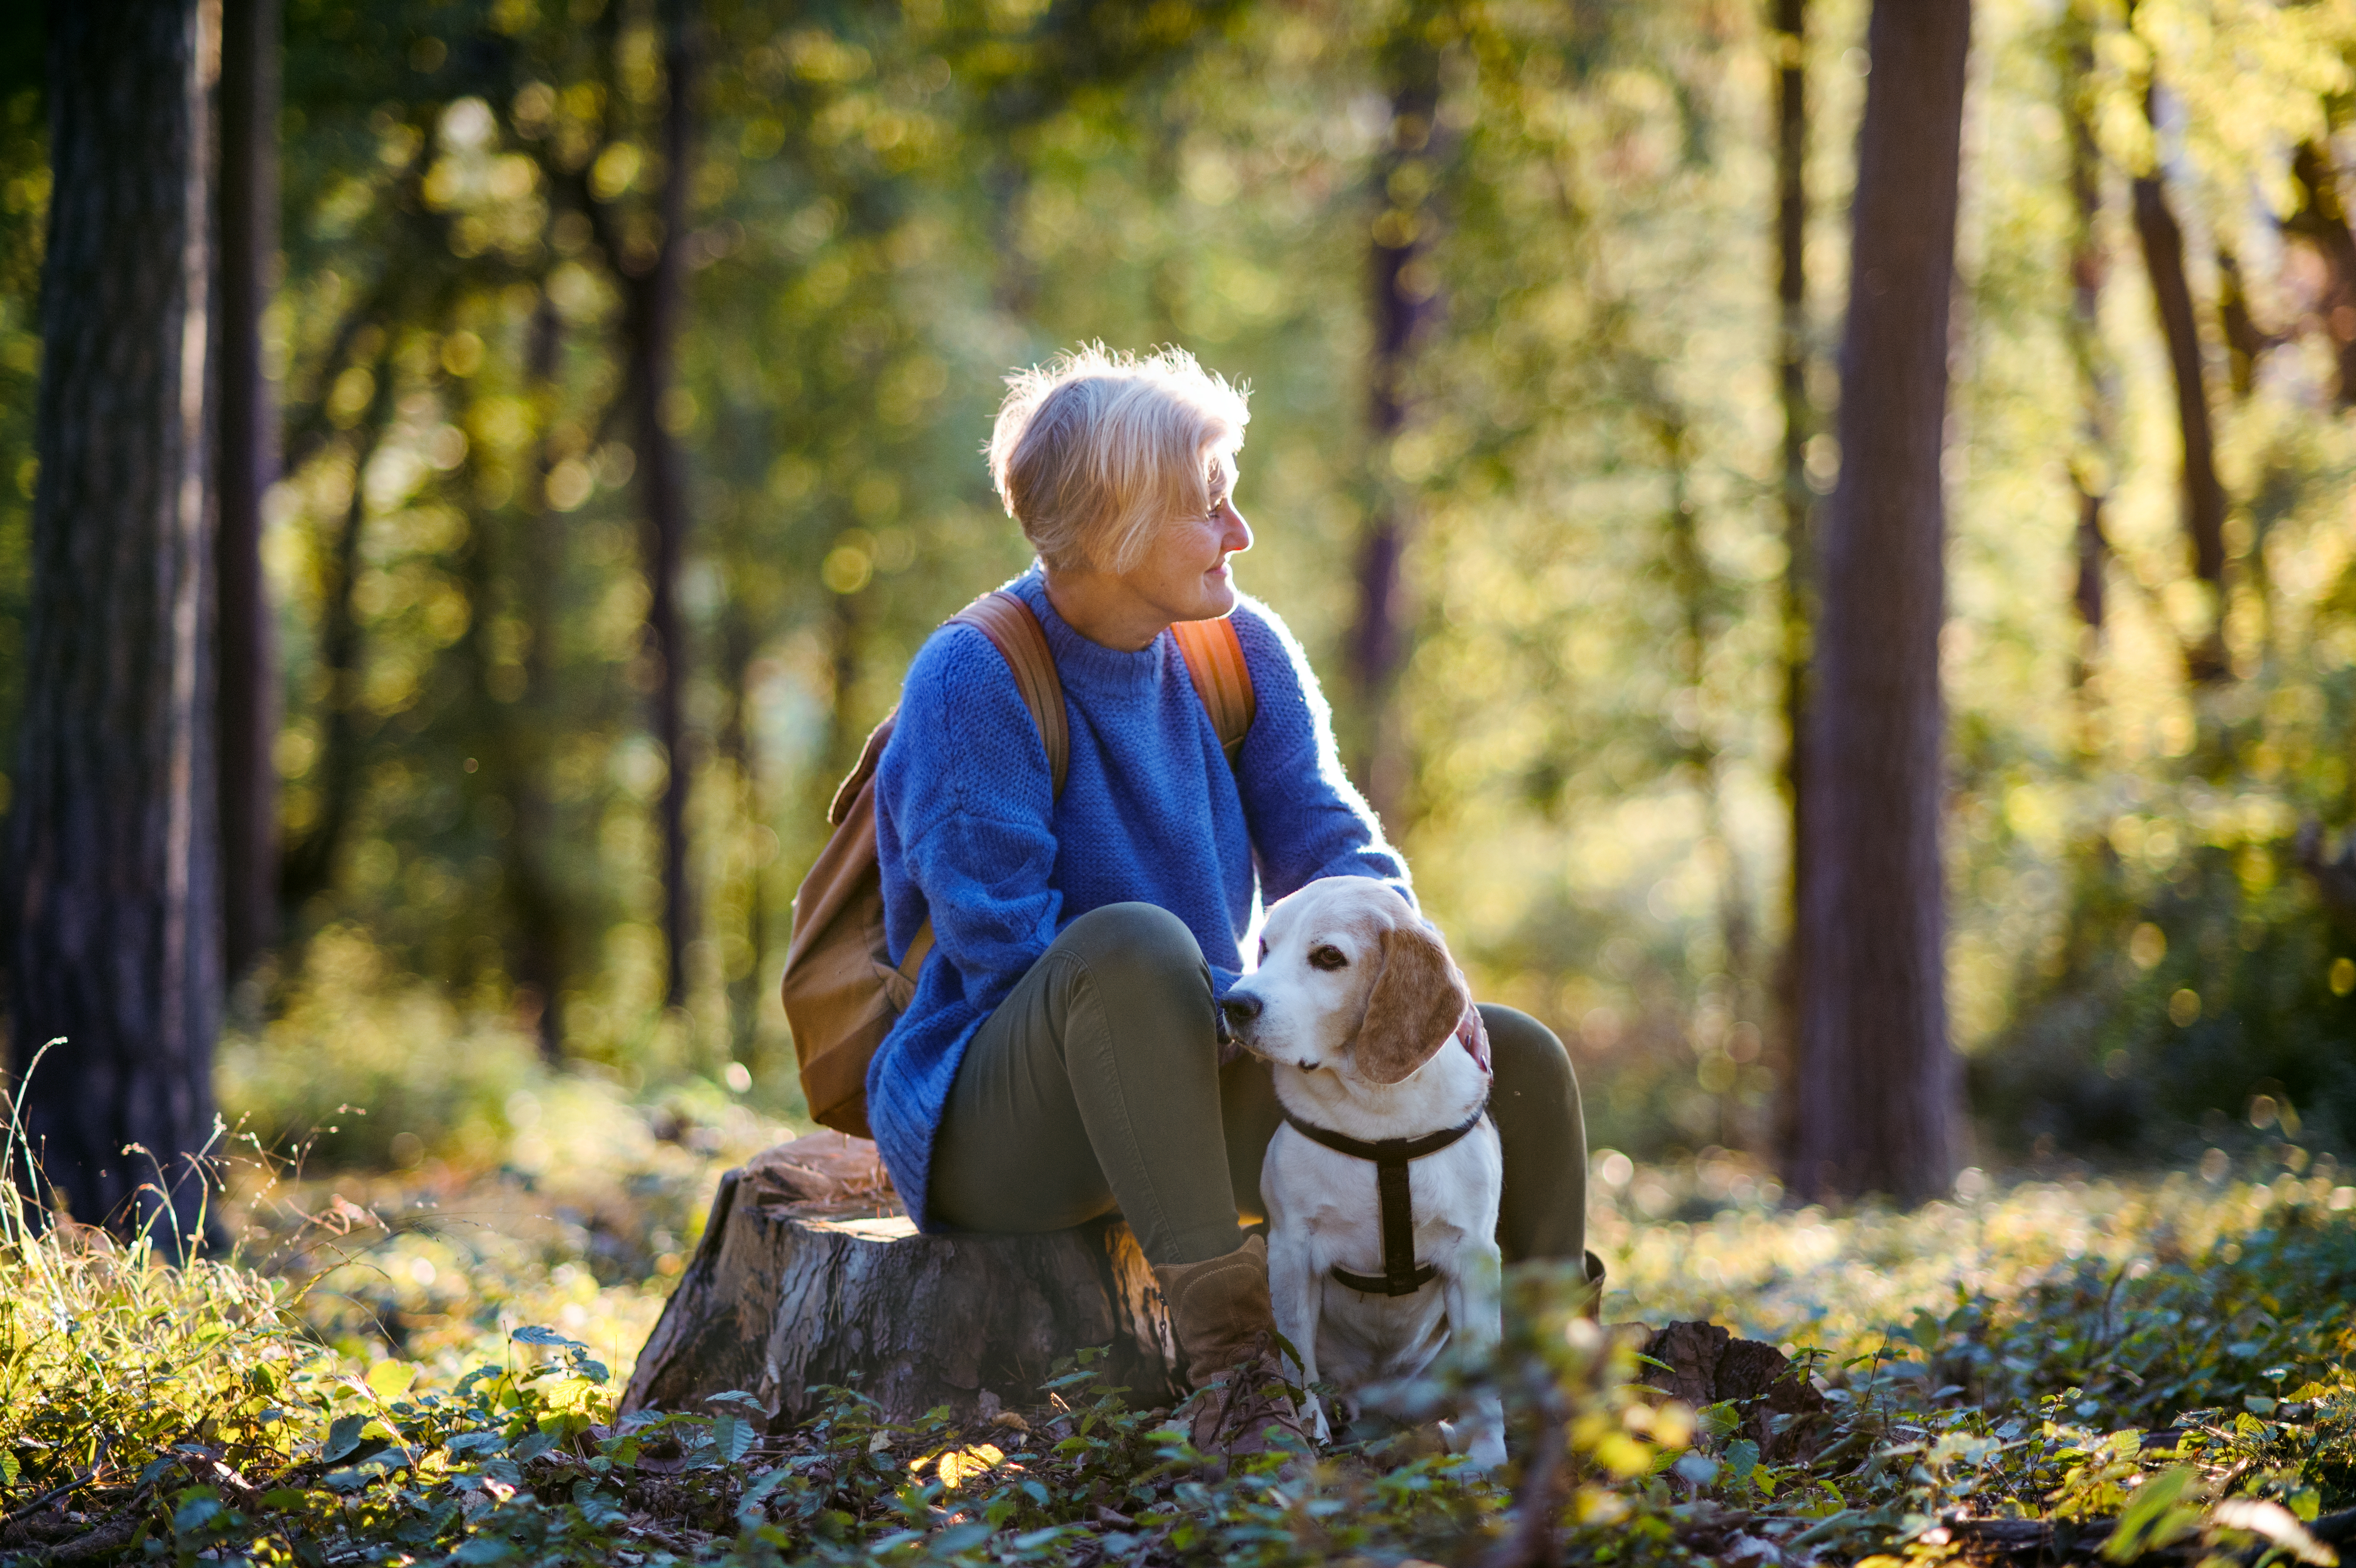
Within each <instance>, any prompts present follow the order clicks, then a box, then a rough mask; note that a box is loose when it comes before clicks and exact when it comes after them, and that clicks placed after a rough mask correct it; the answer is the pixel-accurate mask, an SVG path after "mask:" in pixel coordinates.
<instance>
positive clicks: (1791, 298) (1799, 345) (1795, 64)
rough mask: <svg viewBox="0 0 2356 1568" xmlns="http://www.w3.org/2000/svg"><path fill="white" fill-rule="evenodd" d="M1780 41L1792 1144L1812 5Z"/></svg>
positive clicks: (1782, 1085) (1777, 1045) (1802, 723)
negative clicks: (1809, 84)
mask: <svg viewBox="0 0 2356 1568" xmlns="http://www.w3.org/2000/svg"><path fill="white" fill-rule="evenodd" d="M1772 37H1773V39H1774V48H1775V49H1776V51H1777V54H1778V57H1779V58H1778V59H1777V62H1776V69H1775V307H1776V332H1775V339H1776V341H1775V389H1776V400H1777V402H1778V403H1779V405H1780V411H1781V413H1782V415H1783V452H1782V459H1783V594H1782V603H1781V604H1780V606H1779V611H1780V613H1781V614H1782V616H1783V737H1784V741H1783V799H1784V804H1785V805H1786V807H1787V808H1788V809H1789V810H1790V812H1791V814H1792V848H1791V861H1790V869H1789V871H1788V873H1787V878H1788V880H1787V886H1786V894H1787V896H1788V898H1789V901H1790V905H1789V915H1790V924H1789V926H1788V928H1787V930H1786V933H1785V935H1784V938H1783V957H1782V960H1781V962H1780V963H1779V964H1778V965H1776V972H1775V995H1774V998H1773V1000H1774V1006H1775V1011H1776V1019H1775V1024H1776V1029H1775V1035H1776V1039H1775V1040H1774V1042H1773V1048H1772V1054H1771V1055H1770V1057H1769V1059H1768V1064H1769V1065H1770V1066H1771V1067H1772V1068H1774V1069H1775V1070H1776V1076H1777V1082H1778V1086H1779V1093H1778V1099H1777V1104H1776V1116H1775V1120H1776V1125H1775V1128H1774V1138H1775V1143H1776V1145H1777V1147H1785V1146H1787V1145H1788V1144H1789V1142H1790V1138H1791V1125H1792V1116H1793V1104H1792V1094H1793V1081H1792V1073H1791V1067H1792V1063H1793V1061H1794V1056H1795V1052H1796V1046H1795V1045H1794V1040H1796V1039H1797V1036H1798V1033H1799V986H1800V969H1801V966H1802V964H1803V962H1804V957H1805V955H1804V954H1803V953H1802V951H1801V948H1800V918H1799V911H1800V906H1801V903H1802V901H1803V898H1802V891H1801V886H1800V880H1801V878H1802V877H1804V876H1805V875H1806V874H1807V867H1808V858H1807V853H1806V848H1805V847H1806V844H1807V838H1808V831H1807V823H1806V821H1805V820H1804V817H1803V816H1802V806H1803V805H1804V802H1805V800H1806V794H1805V792H1804V790H1803V789H1802V788H1801V782H1802V781H1801V773H1802V771H1803V765H1804V761H1805V758H1806V755H1807V748H1806V746H1805V745H1804V741H1805V738H1806V736H1807V732H1808V627H1809V624H1810V622H1811V621H1812V620H1813V619H1814V616H1813V614H1812V607H1811V606H1810V604H1809V596H1810V595H1809V583H1810V581H1811V578H1812V573H1813V568H1812V566H1811V565H1810V560H1811V551H1812V549H1813V542H1812V538H1811V536H1812V535H1813V533H1814V531H1815V530H1814V529H1813V528H1811V527H1810V526H1809V525H1810V523H1811V521H1812V519H1813V517H1814V514H1815V491H1814V490H1813V489H1811V488H1810V486H1809V484H1808V438H1809V436H1810V435H1811V434H1812V433H1813V432H1814V431H1815V410H1814V409H1813V408H1811V407H1810V406H1809V402H1808V255H1807V245H1808V185H1807V173H1808V54H1807V48H1808V8H1807V0H1775V14H1774V27H1773V32H1772Z"/></svg>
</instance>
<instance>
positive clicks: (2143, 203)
mask: <svg viewBox="0 0 2356 1568" xmlns="http://www.w3.org/2000/svg"><path fill="white" fill-rule="evenodd" d="M2156 96H2157V94H2156V92H2155V91H2146V93H2145V94H2144V114H2145V117H2146V118H2147V119H2148V120H2150V121H2151V123H2152V133H2153V134H2154V135H2155V136H2157V135H2158V133H2159V121H2158V115H2157V113H2156V112H2154V99H2155V97H2156ZM2134 190H2135V227H2136V240H2137V241H2138V242H2139V243H2140V244H2141V246H2142V248H2143V261H2144V270H2145V272H2147V273H2148V274H2149V275H2150V278H2151V298H2152V304H2153V306H2154V307H2155V308H2156V309H2157V310H2158V315H2159V330H2160V335H2161V336H2162V337H2163V338H2165V339H2166V340H2167V343H2168V365H2169V371H2170V372H2171V373H2172V374H2173V376H2174V378H2175V384H2176V422H2177V429H2178V431H2179V433H2180V435H2181V437H2182V442H2183V448H2184V533H2185V539H2186V540H2187V542H2188V543H2189V544H2190V547H2191V550H2192V571H2193V575H2194V576H2196V577H2198V578H2199V579H2200V580H2201V585H2202V587H2203V588H2205V589H2206V590H2207V591H2208V592H2207V595H2206V596H2207V599H2208V602H2209V624H2208V625H2207V626H2204V627H2202V628H2201V629H2200V633H2199V635H2197V636H2196V637H2195V639H2194V641H2193V642H2192V643H2191V644H2190V645H2189V646H2188V647H2187V648H2186V650H2185V656H2184V663H2185V673H2186V674H2188V675H2189V676H2190V677H2192V679H2193V680H2195V681H2198V682H2202V683H2207V682H2213V681H2220V680H2222V679H2224V678H2225V677H2226V676H2227V675H2229V674H2230V673H2231V667H2230V666H2229V665H2228V664H2227V662H2226V659H2225V642H2224V636H2223V629H2222V620H2223V615H2224V608H2225V602H2224V592H2225V487H2224V485H2222V484H2221V483H2219V481H2218V478H2217V440H2216V434H2215V432H2214V431H2213V430H2212V429H2211V425H2210V422H2209V389H2208V385H2207V382H2206V380H2205V379H2204V377H2203V375H2202V371H2201V324H2200V320H2199V318H2198V316H2196V315H2195V314H2194V312H2193V309H2192V286H2191V283H2190V281H2189V280H2188V279H2187V277H2186V276H2185V272H2184V229H2183V228H2182V226H2181V225H2179V223H2178V222H2177V221H2176V214H2175V212H2174V211H2173V210H2172V209H2170V208H2169V203H2168V187H2167V185H2166V184H2165V182H2164V181H2163V180H2162V178H2161V174H2160V168H2159V165H2158V164H2156V163H2155V164H2154V165H2152V169H2151V172H2150V173H2149V174H2146V175H2138V176H2136V178H2135V182H2134Z"/></svg>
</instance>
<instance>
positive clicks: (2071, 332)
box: [2061, 7, 2116, 688]
mask: <svg viewBox="0 0 2356 1568" xmlns="http://www.w3.org/2000/svg"><path fill="white" fill-rule="evenodd" d="M2064 27H2066V29H2067V34H2066V41H2065V45H2064V48H2063V50H2062V60H2061V97H2062V118H2063V120H2064V121H2065V123H2067V125H2068V131H2069V137H2070V204H2071V229H2070V318H2069V321H2068V323H2067V325H2066V336H2067V339H2068V342H2069V347H2070V358H2071V362H2072V367H2073V368H2075V370H2076V372H2077V377H2078V450H2077V452H2076V453H2074V454H2072V459H2071V463H2070V483H2071V486H2072V489H2074V490H2075V491H2076V493H2077V496H2078V526H2077V530H2076V547H2077V570H2076V573H2075V576H2074V578H2073V580H2072V583H2071V589H2070V603H2071V605H2072V608H2073V609H2075V610H2076V612H2077V614H2078V623H2079V625H2080V627H2081V629H2082V631H2083V632H2084V633H2085V634H2087V637H2086V638H2085V639H2082V641H2083V640H2090V639H2091V638H2094V637H2099V636H2100V635H2102V630H2103V613H2104V603H2103V573H2104V564H2105V562H2106V561H2107V560H2108V558H2109V555H2110V542H2109V540H2108V539H2106V538H2105V536H2104V532H2103V508H2104V507H2105V506H2106V505H2107V504H2108V503H2109V500H2110V487H2111V477H2112V474H2113V470H2114V464H2113V456H2112V454H2113V442H2112V424H2113V418H2112V410H2113V408H2114V407H2115V402H2116V388H2115V382H2116V378H2115V376H2114V375H2113V374H2112V372H2111V368H2110V362H2109V358H2108V357H2107V356H2106V355H2104V352H2103V341H2102V312H2103V284H2104V283H2105V282H2106V281H2107V280H2108V277H2109V273H2110V256H2109V253H2108V252H2107V251H2105V250H2104V246H2103V236H2102V217H2103V164H2102V153H2101V150H2100V149H2099V148H2098V147H2097V146H2096V144H2095V142H2094V125H2093V123H2092V122H2090V121H2089V120H2088V119H2087V117H2086V112H2085V108H2084V106H2083V104H2082V103H2081V102H2080V101H2079V93H2080V91H2081V84H2082V83H2083V82H2086V81H2088V80H2092V79H2093V76H2094V34H2093V29H2092V27H2091V26H2090V25H2089V23H2088V21H2087V19H2086V17H2085V16H2084V15H2083V13H2082V12H2081V11H2080V10H2079V9H2077V8H2076V7H2072V11H2071V13H2070V16H2069V19H2068V20H2067V21H2066V22H2065V23H2064ZM2085 654H2086V650H2085V649H2084V648H2083V647H2082V649H2081V650H2080V654H2079V656H2078V657H2076V658H2074V659H2072V661H2071V684H2072V687H2073V688H2075V687H2083V685H2084V684H2085V677H2086V675H2087V672H2088V662H2087V659H2086V656H2085Z"/></svg>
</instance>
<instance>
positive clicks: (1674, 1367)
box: [1634, 1323, 1827, 1465]
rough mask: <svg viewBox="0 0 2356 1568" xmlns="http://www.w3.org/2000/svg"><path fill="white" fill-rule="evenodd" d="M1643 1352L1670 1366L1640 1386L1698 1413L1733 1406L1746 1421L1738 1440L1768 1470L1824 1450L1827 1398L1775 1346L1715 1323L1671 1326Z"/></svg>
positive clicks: (1654, 1370) (1649, 1374)
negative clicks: (1747, 1442)
mask: <svg viewBox="0 0 2356 1568" xmlns="http://www.w3.org/2000/svg"><path fill="white" fill-rule="evenodd" d="M1634 1327H1636V1328H1643V1327H1644V1326H1643V1325H1642V1324H1638V1325H1635V1326H1634ZM1642 1350H1643V1353H1644V1355H1646V1356H1649V1357H1650V1358H1652V1359H1653V1360H1655V1361H1659V1362H1662V1363H1664V1365H1663V1366H1647V1367H1646V1368H1645V1369H1644V1375H1643V1376H1642V1377H1641V1378H1640V1379H1638V1381H1641V1382H1644V1383H1648V1384H1650V1385H1651V1386H1652V1387H1654V1388H1657V1389H1660V1390H1663V1391H1664V1392H1667V1393H1669V1394H1671V1395H1673V1396H1675V1397H1676V1398H1677V1399H1680V1400H1683V1401H1684V1402H1685V1403H1687V1404H1689V1405H1691V1406H1693V1407H1694V1408H1695V1409H1696V1410H1699V1409H1700V1408H1702V1406H1704V1405H1707V1404H1717V1403H1721V1402H1730V1403H1732V1404H1733V1405H1734V1407H1735V1409H1736V1411H1737V1412H1738V1413H1740V1415H1741V1417H1742V1424H1741V1425H1740V1426H1739V1427H1737V1428H1736V1433H1737V1435H1740V1436H1743V1437H1748V1438H1749V1439H1751V1441H1752V1442H1753V1443H1756V1444H1758V1445H1759V1452H1760V1455H1761V1456H1762V1457H1763V1458H1765V1459H1766V1460H1767V1461H1768V1462H1769V1463H1770V1464H1775V1465H1787V1464H1790V1463H1792V1462H1793V1461H1794V1460H1796V1459H1805V1458H1810V1457H1813V1456H1815V1452H1816V1450H1817V1449H1818V1448H1820V1447H1822V1446H1823V1444H1824V1435H1825V1430H1826V1425H1827V1423H1826V1422H1825V1421H1824V1420H1823V1419H1822V1418H1821V1415H1820V1413H1821V1412H1822V1411H1823V1410H1824V1408H1825V1396H1824V1395H1823V1394H1821V1393H1819V1392H1816V1388H1815V1384H1813V1383H1811V1382H1810V1381H1808V1379H1807V1377H1806V1375H1805V1374H1804V1372H1803V1371H1801V1370H1800V1368H1799V1367H1798V1366H1796V1365H1794V1363H1793V1362H1792V1360H1790V1359H1789V1358H1788V1357H1786V1356H1785V1355H1784V1354H1783V1351H1781V1350H1779V1349H1776V1348H1775V1347H1774V1346H1772V1345H1769V1344H1765V1343H1762V1341H1760V1340H1757V1339H1736V1338H1735V1337H1734V1336H1733V1335H1732V1334H1731V1333H1730V1332H1728V1331H1727V1330H1726V1329H1724V1328H1719V1326H1718V1325H1717V1324H1715V1323H1672V1324H1669V1325H1668V1326H1667V1327H1666V1328H1661V1329H1658V1330H1655V1331H1652V1332H1650V1333H1649V1334H1648V1335H1647V1336H1646V1338H1645V1339H1644V1344H1643V1346H1642ZM1779 1416H1780V1417H1787V1418H1788V1419H1784V1420H1778V1419H1777V1417H1779Z"/></svg>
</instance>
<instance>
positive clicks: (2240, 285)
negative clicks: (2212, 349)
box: [2217, 245, 2281, 403]
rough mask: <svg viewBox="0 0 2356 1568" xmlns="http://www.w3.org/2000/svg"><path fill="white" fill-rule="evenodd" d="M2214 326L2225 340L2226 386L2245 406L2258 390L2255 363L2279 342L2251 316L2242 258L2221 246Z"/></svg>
mask: <svg viewBox="0 0 2356 1568" xmlns="http://www.w3.org/2000/svg"><path fill="white" fill-rule="evenodd" d="M2217 325H2218V326H2219V327H2221V328H2222V329H2223V333H2224V337H2225V366H2226V385H2227V386H2228V387H2230V388H2231V389H2233V400H2234V401H2235V402H2236V403H2246V402H2248V401H2249V400H2250V394H2251V393H2253V392H2254V391H2256V390H2257V389H2258V361H2260V360H2261V359H2264V358H2265V357H2266V350H2267V349H2269V348H2272V347H2274V346H2275V345H2276V343H2278V342H2280V341H2281V339H2279V338H2277V337H2276V336H2274V335H2273V334H2272V333H2270V332H2268V331H2266V329H2265V328H2264V327H2262V326H2260V325H2258V319H2257V317H2256V316H2255V315H2252V314H2251V311H2250V291H2249V286H2248V285H2247V284H2246V283H2244V282H2243V281H2242V259H2241V258H2240V257H2238V256H2236V255H2234V254H2233V251H2231V250H2230V249H2228V248H2227V247H2225V246H2223V245H2220V246H2218V247H2217Z"/></svg>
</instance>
